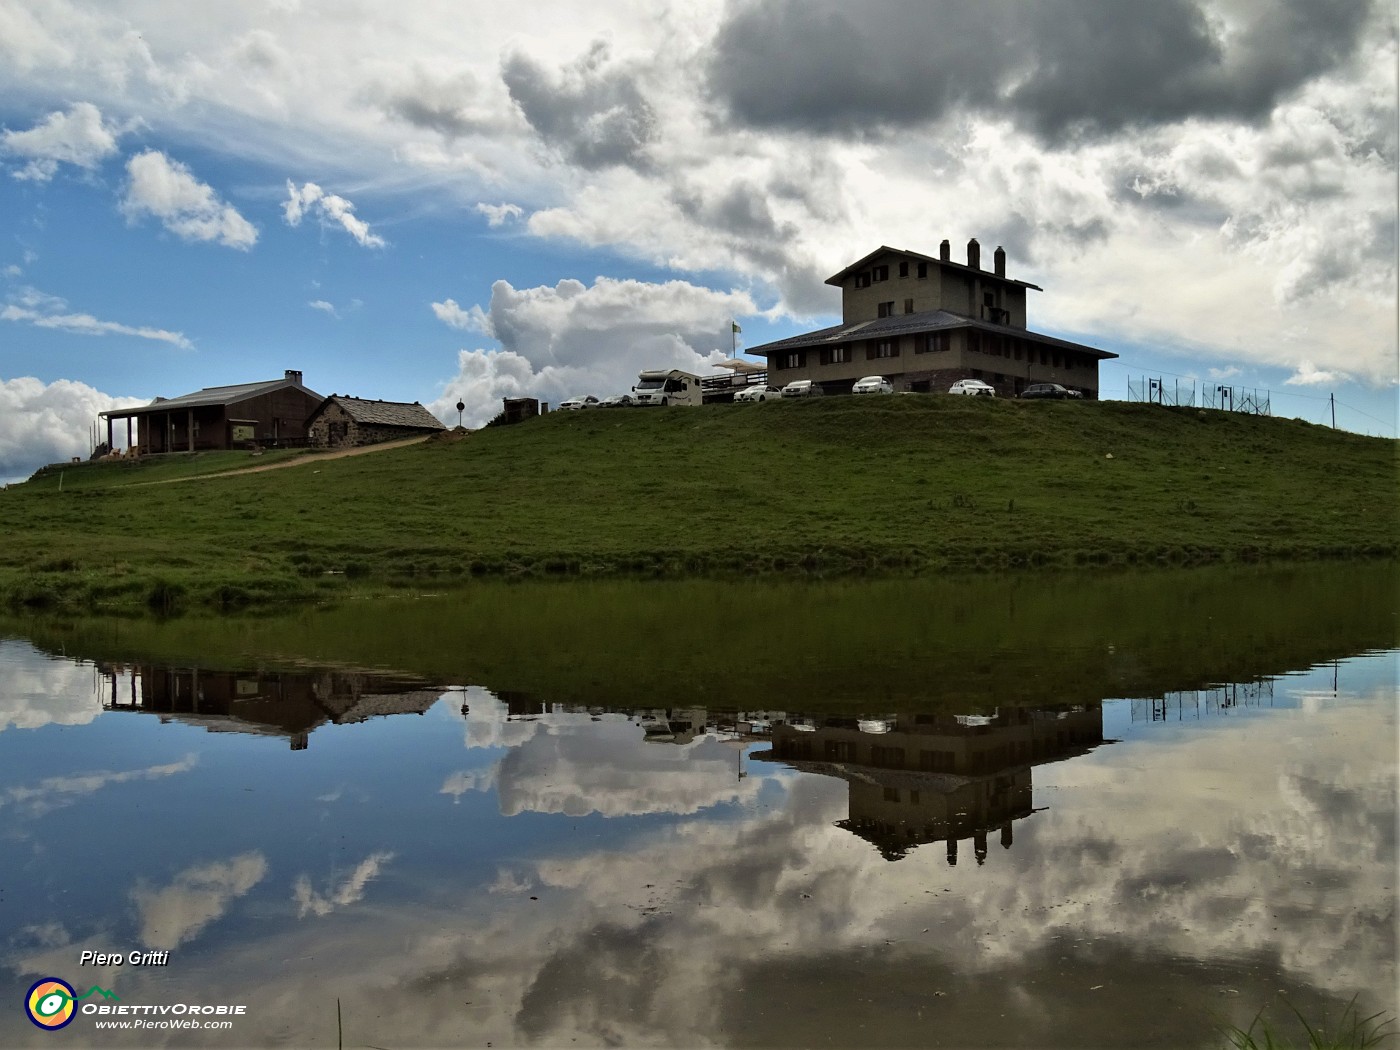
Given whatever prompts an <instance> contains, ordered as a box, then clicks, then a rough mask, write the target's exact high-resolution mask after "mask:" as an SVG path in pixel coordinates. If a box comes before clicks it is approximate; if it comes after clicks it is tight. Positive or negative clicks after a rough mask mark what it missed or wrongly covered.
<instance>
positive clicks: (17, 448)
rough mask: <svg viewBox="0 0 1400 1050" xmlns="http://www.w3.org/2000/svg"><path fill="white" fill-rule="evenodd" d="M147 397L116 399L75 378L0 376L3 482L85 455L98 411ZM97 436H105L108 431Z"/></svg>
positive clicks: (144, 401) (0, 469) (0, 472)
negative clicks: (49, 381)
mask: <svg viewBox="0 0 1400 1050" xmlns="http://www.w3.org/2000/svg"><path fill="white" fill-rule="evenodd" d="M149 401H150V399H149V398H134V397H113V396H112V395H110V394H104V393H102V392H101V391H100V390H94V389H93V388H92V387H90V386H87V385H86V384H84V383H77V382H74V381H73V380H71V379H58V380H55V381H54V382H52V383H43V382H40V381H39V380H38V379H35V378H33V377H32V376H23V377H21V378H18V379H0V481H3V482H9V481H18V480H21V479H23V478H26V477H28V476H29V475H30V474H32V473H34V471H35V470H37V469H38V468H39V467H42V466H43V465H44V464H46V463H65V462H67V461H68V460H70V459H72V458H73V457H74V456H82V457H86V456H87V455H88V453H90V452H91V451H92V448H91V443H90V437H89V427H90V426H91V425H92V424H93V423H95V422H97V421H98V419H97V413H99V412H104V411H107V410H109V409H117V408H132V407H135V406H137V405H144V404H148V403H149ZM99 439H100V440H106V434H105V433H104V434H101V435H100V438H99Z"/></svg>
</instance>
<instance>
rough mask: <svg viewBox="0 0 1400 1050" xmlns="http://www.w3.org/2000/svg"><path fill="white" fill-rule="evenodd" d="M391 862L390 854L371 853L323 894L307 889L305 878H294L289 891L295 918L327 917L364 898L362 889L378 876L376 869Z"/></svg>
mask: <svg viewBox="0 0 1400 1050" xmlns="http://www.w3.org/2000/svg"><path fill="white" fill-rule="evenodd" d="M393 859H394V855H393V853H390V852H379V853H371V854H370V855H369V856H368V857H366V858H365V859H364V860H362V861H360V863H359V864H357V865H356V866H355V870H354V871H352V872H351V873H350V874H349V875H347V876H346V877H345V878H344V879H342V880H341V882H340V884H339V885H338V886H335V887H332V888H331V889H330V890H328V892H326V893H318V892H317V891H316V890H314V889H313V888H312V886H311V879H310V877H309V876H307V875H301V876H299V877H298V878H297V881H296V886H295V887H294V889H293V891H292V899H293V900H295V901H296V903H297V917H298V918H305V917H306V916H308V915H316V916H324V915H329V914H330V913H331V912H333V911H335V910H336V909H337V908H345V907H348V906H349V905H351V904H354V903H356V902H357V901H359V900H360V899H361V898H363V897H364V895H365V888H366V887H367V886H368V885H369V883H370V882H371V880H373V879H374V878H375V877H377V876H378V875H379V872H380V869H381V868H383V867H384V865H386V864H388V863H389V861H391V860H393Z"/></svg>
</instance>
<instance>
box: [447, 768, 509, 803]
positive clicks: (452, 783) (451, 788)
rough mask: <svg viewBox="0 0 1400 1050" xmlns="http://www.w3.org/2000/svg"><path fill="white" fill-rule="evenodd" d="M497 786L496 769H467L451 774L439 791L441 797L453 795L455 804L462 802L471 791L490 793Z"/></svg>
mask: <svg viewBox="0 0 1400 1050" xmlns="http://www.w3.org/2000/svg"><path fill="white" fill-rule="evenodd" d="M495 784H496V767H495V766H491V767H490V768H489V769H466V770H462V771H461V772H459V773H453V774H451V775H450V776H449V777H448V778H447V779H446V780H444V781H443V782H442V787H441V788H439V789H438V793H439V794H441V795H451V796H452V801H453V802H460V801H461V800H462V796H463V795H465V794H467V793H468V792H469V791H490V790H491V788H492V787H494V786H495Z"/></svg>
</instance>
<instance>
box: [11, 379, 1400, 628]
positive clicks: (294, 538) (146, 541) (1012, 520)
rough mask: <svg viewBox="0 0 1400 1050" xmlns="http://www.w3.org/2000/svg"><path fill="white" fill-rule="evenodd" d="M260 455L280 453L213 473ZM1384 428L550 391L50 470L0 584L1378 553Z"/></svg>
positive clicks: (28, 485)
mask: <svg viewBox="0 0 1400 1050" xmlns="http://www.w3.org/2000/svg"><path fill="white" fill-rule="evenodd" d="M278 458H292V459H294V460H295V461H296V462H295V463H294V465H292V466H289V467H288V468H287V469H278V470H271V471H267V472H259V473H250V474H236V473H230V472H232V471H238V470H241V469H243V468H247V467H250V466H255V465H266V464H268V463H270V462H272V461H274V460H276V459H278ZM1398 492H1400V490H1398V489H1397V485H1396V442H1395V441H1393V440H1389V439H1383V438H1372V437H1363V436H1360V435H1357V434H1351V433H1346V432H1341V431H1334V430H1329V429H1326V428H1324V427H1319V426H1316V425H1313V424H1309V423H1304V422H1301V421H1297V420H1284V419H1273V418H1266V417H1257V416H1246V415H1241V414H1234V413H1226V412H1215V411H1207V410H1198V409H1173V408H1163V407H1160V406H1154V405H1142V404H1127V403H1123V402H1015V401H1003V400H991V399H982V398H956V397H949V396H899V397H883V398H880V397H873V398H851V397H843V398H834V397H833V398H826V399H820V400H813V401H810V402H806V401H804V402H797V403H793V402H776V403H768V404H760V405H739V406H731V405H722V406H721V405H716V406H707V407H704V408H697V409H680V408H677V409H668V410H639V409H616V410H594V411H587V412H574V413H563V412H556V413H551V414H549V415H547V416H544V417H541V418H538V419H535V420H531V421H529V422H526V423H524V424H521V425H518V426H514V427H494V428H488V429H485V430H480V431H476V432H472V433H467V432H463V431H455V432H448V433H446V434H444V435H442V436H440V437H438V438H435V439H433V440H430V441H427V442H425V443H422V444H417V445H412V446H408V447H402V448H395V449H388V450H384V451H381V452H375V453H373V454H368V455H363V456H358V457H353V458H345V459H329V458H326V457H325V456H323V455H318V454H316V453H309V452H281V453H267V454H265V455H263V456H260V457H257V458H254V457H253V456H252V454H250V453H247V452H215V453H195V454H177V455H172V456H163V457H150V458H147V459H144V460H139V461H135V460H133V461H108V462H99V463H84V464H70V465H60V466H55V467H50V468H45V469H44V470H42V471H40V472H39V473H38V474H36V475H35V476H34V477H33V478H32V479H30V480H29V481H27V482H25V483H23V484H21V485H17V486H12V487H10V488H9V489H8V490H6V491H4V492H3V493H0V535H3V536H4V537H5V543H4V546H3V548H0V601H3V602H4V603H6V604H8V605H10V606H11V607H15V608H29V609H36V610H38V609H55V610H68V611H80V610H98V609H113V610H115V609H137V608H149V609H151V610H153V611H157V612H171V611H175V610H178V609H180V608H188V607H197V606H203V607H209V608H215V609H232V608H239V607H245V606H254V605H261V604H265V603H272V602H281V601H305V600H319V599H333V598H336V597H338V596H351V595H363V594H372V593H404V592H405V591H418V592H426V591H441V590H445V589H448V588H449V587H453V586H458V585H465V584H467V583H468V582H469V581H470V580H471V579H472V578H473V577H484V576H489V577H505V578H533V577H554V576H562V577H570V576H647V577H650V576H664V577H682V576H717V577H725V576H752V575H788V574H800V575H823V576H825V575H843V574H881V575H888V574H924V573H942V572H948V571H973V572H985V571H1004V570H1005V571H1023V570H1027V569H1036V568H1061V569H1064V568H1070V569H1074V568H1078V569H1082V570H1084V571H1088V570H1091V569H1097V568H1102V567H1112V566H1122V565H1144V564H1145V565H1162V566H1174V565H1195V564H1207V563H1231V562H1257V561H1288V560H1316V559H1327V558H1394V557H1395V556H1396V555H1397V553H1398V552H1400V550H1398V548H1400V495H1398V494H1397V493H1398Z"/></svg>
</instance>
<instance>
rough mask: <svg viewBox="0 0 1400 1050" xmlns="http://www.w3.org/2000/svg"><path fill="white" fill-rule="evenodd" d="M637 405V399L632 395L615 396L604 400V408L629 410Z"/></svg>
mask: <svg viewBox="0 0 1400 1050" xmlns="http://www.w3.org/2000/svg"><path fill="white" fill-rule="evenodd" d="M636 403H637V399H636V398H635V397H633V396H632V395H631V394H614V395H613V396H612V397H605V398H603V404H602V406H601V407H602V408H629V407H631V406H632V405H635V404H636Z"/></svg>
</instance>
